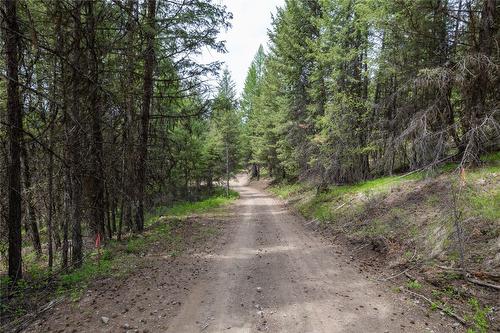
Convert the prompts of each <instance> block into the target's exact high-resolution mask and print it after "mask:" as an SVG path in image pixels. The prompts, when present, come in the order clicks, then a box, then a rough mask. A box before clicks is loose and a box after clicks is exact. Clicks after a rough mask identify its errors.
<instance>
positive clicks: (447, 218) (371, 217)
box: [268, 153, 500, 332]
mask: <svg viewBox="0 0 500 333" xmlns="http://www.w3.org/2000/svg"><path fill="white" fill-rule="evenodd" d="M483 160H484V162H485V164H484V165H483V166H482V167H481V168H477V169H474V170H467V171H463V172H459V171H457V168H456V165H452V164H449V165H445V166H443V167H441V168H440V169H439V170H438V171H435V172H434V173H433V174H432V175H431V174H429V173H424V172H417V173H413V174H409V175H406V176H404V175H403V176H392V177H385V178H378V179H374V180H371V181H367V182H364V183H360V184H356V185H346V186H333V187H330V188H328V189H327V190H325V191H323V192H321V193H318V192H317V191H316V188H315V187H314V186H312V185H311V184H304V183H296V184H280V185H272V186H271V187H269V188H268V189H269V190H270V191H271V192H272V193H274V194H275V195H277V196H279V197H280V198H282V199H285V200H286V201H287V203H288V204H290V205H291V206H293V207H295V208H296V209H297V210H298V212H300V213H301V214H302V215H304V216H305V217H306V218H308V219H309V221H310V222H309V223H308V224H309V225H310V226H311V227H314V228H316V229H317V230H319V231H321V232H322V233H323V234H325V235H327V236H331V237H334V238H335V239H336V240H337V241H345V242H346V243H347V244H349V245H350V246H351V248H352V249H354V250H355V251H354V254H356V255H357V256H358V257H359V258H360V260H366V264H367V266H373V267H375V270H377V271H379V273H380V279H383V280H386V279H390V280H394V281H395V283H397V284H402V286H403V288H402V289H405V290H410V291H412V292H414V293H418V294H420V295H422V296H424V295H425V296H426V297H427V298H428V299H429V300H431V301H432V304H430V307H431V308H434V309H437V308H442V309H444V310H442V311H444V312H447V311H448V312H450V313H456V314H458V315H459V316H461V317H464V319H465V321H467V323H468V324H469V325H470V327H471V330H472V332H476V331H477V332H482V331H484V330H481V329H482V328H481V327H485V325H486V324H485V323H482V321H490V322H491V323H490V328H491V329H493V330H497V331H498V330H499V329H500V326H499V323H498V319H496V317H497V316H498V314H497V311H498V307H499V304H498V299H499V298H498V297H499V291H498V289H495V288H494V287H487V286H480V285H478V284H483V283H484V284H491V285H495V286H496V285H500V280H499V278H500V153H496V154H491V155H489V156H487V157H485V158H483ZM457 229H458V230H459V232H460V233H461V237H457ZM459 239H460V240H459ZM461 249H463V250H461ZM462 253H463V261H464V266H465V269H466V271H467V275H468V279H467V281H466V280H465V279H464V278H463V274H462V271H461V258H462ZM398 290H399V288H398ZM476 300H479V304H483V305H484V306H485V307H489V308H483V307H481V306H480V305H478V304H476ZM479 317H481V318H479ZM486 317H487V318H486Z"/></svg>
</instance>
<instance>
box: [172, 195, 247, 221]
mask: <svg viewBox="0 0 500 333" xmlns="http://www.w3.org/2000/svg"><path fill="white" fill-rule="evenodd" d="M238 197H239V194H238V192H235V191H229V196H226V195H225V194H222V193H219V194H217V195H215V196H212V197H210V198H207V199H205V200H202V201H197V202H183V203H179V204H176V205H174V206H172V207H170V208H168V209H166V211H165V213H164V215H166V216H176V217H181V216H188V215H191V214H201V213H206V212H208V211H209V210H213V209H215V208H219V207H222V206H224V205H226V204H228V203H230V202H232V201H234V200H235V199H237V198H238Z"/></svg>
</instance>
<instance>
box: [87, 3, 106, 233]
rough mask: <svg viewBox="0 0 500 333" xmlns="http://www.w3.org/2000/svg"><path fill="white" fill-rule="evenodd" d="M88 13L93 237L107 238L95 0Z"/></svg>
mask: <svg viewBox="0 0 500 333" xmlns="http://www.w3.org/2000/svg"><path fill="white" fill-rule="evenodd" d="M85 5H86V14H87V33H86V36H87V38H85V40H86V41H87V46H88V47H87V49H88V51H89V62H88V65H89V79H88V80H87V93H88V100H89V102H90V105H89V108H90V110H89V111H90V112H89V113H90V117H91V135H92V139H91V143H90V161H91V162H90V163H91V166H90V170H91V174H90V177H91V188H90V192H91V193H90V202H91V214H90V215H91V221H92V223H91V226H92V229H93V231H94V233H95V234H99V235H101V237H103V238H105V237H106V232H105V230H104V223H105V222H104V220H105V207H104V206H105V200H104V172H103V167H104V166H103V163H102V161H103V160H102V151H103V146H102V141H103V138H102V130H101V106H100V100H99V85H98V82H99V62H100V61H99V56H98V53H97V52H98V48H97V45H96V22H95V16H94V6H95V0H86V2H85Z"/></svg>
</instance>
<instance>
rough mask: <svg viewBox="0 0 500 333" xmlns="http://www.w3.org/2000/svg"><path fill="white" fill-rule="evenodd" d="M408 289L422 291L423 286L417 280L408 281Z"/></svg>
mask: <svg viewBox="0 0 500 333" xmlns="http://www.w3.org/2000/svg"><path fill="white" fill-rule="evenodd" d="M406 287H408V289H413V290H419V289H422V285H421V284H420V282H418V281H417V280H412V281H408V283H407V284H406Z"/></svg>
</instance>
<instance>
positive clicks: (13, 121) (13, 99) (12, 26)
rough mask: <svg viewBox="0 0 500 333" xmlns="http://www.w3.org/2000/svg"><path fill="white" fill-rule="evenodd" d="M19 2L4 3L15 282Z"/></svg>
mask: <svg viewBox="0 0 500 333" xmlns="http://www.w3.org/2000/svg"><path fill="white" fill-rule="evenodd" d="M16 4H17V1H16V0H5V1H4V6H5V8H4V10H5V17H4V20H5V22H4V24H5V31H4V34H3V35H4V38H5V64H6V67H7V71H6V73H7V77H8V82H7V113H8V122H9V128H8V135H9V159H8V165H7V172H8V185H9V187H8V195H9V213H8V218H7V227H8V228H9V250H8V251H9V254H8V256H9V277H10V279H11V280H12V281H13V282H16V281H17V280H19V279H22V276H23V274H22V254H21V250H22V236H21V200H22V198H21V140H22V130H23V129H22V126H23V122H22V110H21V101H20V95H19V83H18V80H19V77H18V69H19V47H20V36H21V32H20V31H19V26H18V22H17V8H16Z"/></svg>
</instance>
